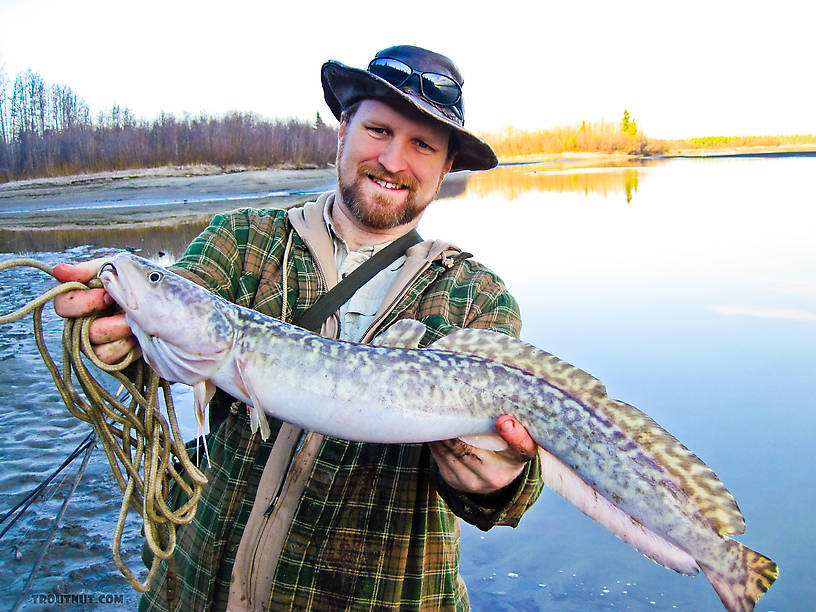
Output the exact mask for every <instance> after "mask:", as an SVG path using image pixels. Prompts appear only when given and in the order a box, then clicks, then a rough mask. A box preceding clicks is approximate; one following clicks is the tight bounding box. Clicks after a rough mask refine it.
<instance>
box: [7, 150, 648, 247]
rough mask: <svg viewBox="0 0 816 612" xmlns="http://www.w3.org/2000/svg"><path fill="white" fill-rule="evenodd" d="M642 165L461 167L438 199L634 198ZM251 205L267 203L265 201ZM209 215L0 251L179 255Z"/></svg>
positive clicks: (15, 236)
mask: <svg viewBox="0 0 816 612" xmlns="http://www.w3.org/2000/svg"><path fill="white" fill-rule="evenodd" d="M643 166H644V164H643V163H642V162H632V161H624V160H613V161H604V162H599V161H597V160H593V159H573V160H570V159H566V160H557V161H552V162H541V163H533V164H513V165H507V166H501V167H498V168H495V169H493V170H491V171H489V172H476V173H470V172H456V173H453V174H449V175H448V176H447V177H446V178H445V181H444V182H443V184H442V188H441V190H440V192H439V199H441V200H446V199H460V198H471V197H485V196H488V195H492V196H495V197H499V198H501V199H503V200H508V201H510V200H516V199H518V198H519V197H521V196H522V195H523V194H525V193H531V192H533V193H534V192H555V193H568V192H571V193H579V194H583V195H584V196H586V197H590V196H604V197H605V196H616V195H621V196H622V197H623V198H625V200H626V202H627V203H630V202H631V201H632V198H633V197H634V196H635V194H636V193H637V190H638V186H639V184H640V180H641V177H642V173H643ZM139 193H140V192H139V191H138V190H134V191H133V192H132V193H130V194H129V197H130V198H137V197H140V195H139ZM128 201H129V200H128V199H127V198H125V199H123V200H121V201H120V202H119V204H120V205H121V206H129V204H128ZM251 205H256V206H263V205H264V203H263V202H257V203H252V204H251ZM287 205H291V203H288V204H287ZM43 206H47V205H46V204H44V205H43ZM115 206H116V205H114V207H115ZM234 206H235V205H234V204H230V203H229V200H228V199H227V200H224V203H223V206H222V208H223V210H229V209H231V208H233V207H234ZM214 212H215V211H214ZM32 214H34V213H32ZM65 214H66V216H68V215H70V214H71V211H70V210H69V209H67V212H66V213H65ZM213 214H214V213H213ZM208 218H209V217H208V216H207V215H200V216H198V217H196V218H195V220H192V219H189V218H188V219H186V220H184V221H182V222H178V223H175V224H173V225H168V224H161V223H155V222H154V223H150V224H142V223H127V224H125V223H123V224H122V226H121V227H116V226H101V227H97V226H96V225H95V224H93V223H91V224H89V225H86V226H77V227H69V228H66V227H60V228H47V227H44V228H41V227H38V228H36V229H25V230H19V229H5V228H0V253H29V252H59V251H62V250H64V249H67V248H72V247H74V246H78V245H85V244H93V245H97V246H102V247H108V246H109V247H115V248H127V249H136V250H140V251H142V252H144V253H146V254H148V255H153V254H155V253H158V252H160V251H161V252H165V253H170V254H172V255H173V256H175V257H178V256H180V255H181V254H182V253H183V252H184V249H185V248H186V246H187V245H188V244H189V242H190V241H191V240H192V239H193V238H194V237H195V236H196V235H198V233H199V232H200V231H201V230H202V229H203V228H204V227H206V225H207V221H208Z"/></svg>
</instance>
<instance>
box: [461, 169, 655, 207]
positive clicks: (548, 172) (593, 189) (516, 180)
mask: <svg viewBox="0 0 816 612" xmlns="http://www.w3.org/2000/svg"><path fill="white" fill-rule="evenodd" d="M642 167H643V164H642V163H640V162H625V161H609V162H604V164H603V165H600V166H599V165H598V162H597V161H593V160H564V161H555V162H546V163H536V164H515V165H508V166H502V167H499V168H496V169H494V170H491V171H490V172H477V173H474V174H473V175H472V176H471V177H470V178H469V180H468V183H467V189H466V191H465V193H464V194H463V197H471V196H475V197H485V196H488V195H493V196H498V197H501V198H503V199H505V200H515V199H517V198H518V197H520V196H521V195H522V194H525V193H529V192H555V193H565V192H572V193H583V194H584V195H585V196H590V195H600V196H608V195H615V194H621V195H623V197H624V198H625V199H626V202H627V203H629V202H631V201H632V198H633V197H634V195H635V193H637V189H638V184H639V182H640V178H641V173H642Z"/></svg>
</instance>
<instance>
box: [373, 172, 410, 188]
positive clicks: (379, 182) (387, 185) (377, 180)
mask: <svg viewBox="0 0 816 612" xmlns="http://www.w3.org/2000/svg"><path fill="white" fill-rule="evenodd" d="M367 176H368V178H369V179H371V180H372V181H373V182H375V183H376V184H377V185H379V186H380V187H382V188H383V189H389V190H391V191H401V190H403V189H407V187H406V186H405V185H397V184H396V183H389V182H388V181H384V180H383V179H380V178H377V177H376V176H374V175H372V174H369V175H367Z"/></svg>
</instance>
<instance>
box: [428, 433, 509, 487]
mask: <svg viewBox="0 0 816 612" xmlns="http://www.w3.org/2000/svg"><path fill="white" fill-rule="evenodd" d="M428 447H429V448H430V450H431V454H432V455H433V458H434V461H436V465H437V467H438V468H439V475H440V476H441V477H442V479H443V480H444V481H445V482H447V483H448V484H449V485H450V486H451V487H453V488H454V489H457V490H459V491H464V492H466V493H479V494H488V493H493V492H494V491H498V490H499V489H501V488H503V487H505V486H507V485H508V484H510V483H511V482H513V481H514V480H515V479H516V478H517V477H518V475H519V474H520V473H521V472H522V470H523V469H524V465H525V464H524V462H518V461H512V460H509V459H508V458H507V456H505V453H506V452H507V451H501V452H493V451H488V450H483V449H480V448H475V447H473V446H470V445H469V444H466V443H465V442H462V441H461V440H442V441H439V442H429V443H428Z"/></svg>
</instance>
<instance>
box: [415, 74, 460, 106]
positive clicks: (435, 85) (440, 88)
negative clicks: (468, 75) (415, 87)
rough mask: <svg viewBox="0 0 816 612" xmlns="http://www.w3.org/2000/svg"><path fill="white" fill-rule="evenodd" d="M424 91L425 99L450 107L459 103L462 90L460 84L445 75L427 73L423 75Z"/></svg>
mask: <svg viewBox="0 0 816 612" xmlns="http://www.w3.org/2000/svg"><path fill="white" fill-rule="evenodd" d="M422 90H423V92H424V94H425V97H426V98H428V99H429V100H433V101H434V102H436V103H437V104H443V105H445V106H449V105H451V104H456V103H457V102H458V101H459V96H461V95H462V89H461V88H460V87H459V83H457V82H456V81H454V80H453V79H451V78H450V77H446V76H445V75H444V74H436V73H434V72H426V73H424V74H423V75H422Z"/></svg>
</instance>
